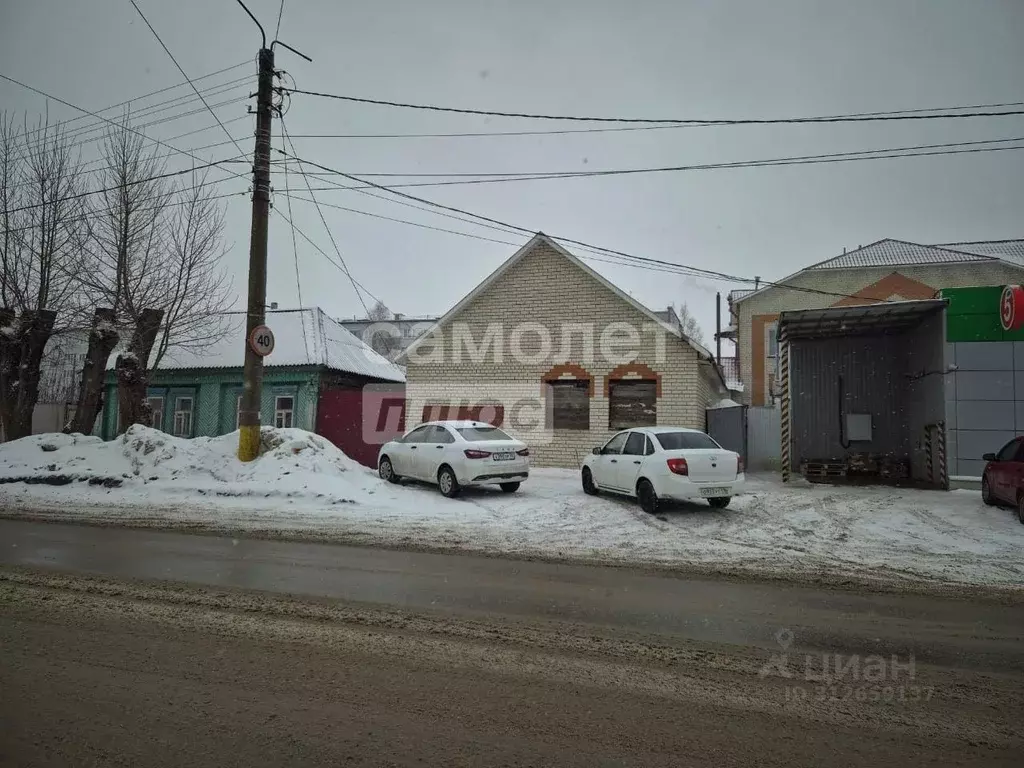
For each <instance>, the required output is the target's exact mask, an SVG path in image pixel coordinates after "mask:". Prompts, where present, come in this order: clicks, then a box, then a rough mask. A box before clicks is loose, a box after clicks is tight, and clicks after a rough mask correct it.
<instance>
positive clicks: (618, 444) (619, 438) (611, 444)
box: [601, 432, 629, 454]
mask: <svg viewBox="0 0 1024 768" xmlns="http://www.w3.org/2000/svg"><path fill="white" fill-rule="evenodd" d="M627 437H629V432H619V434H617V435H616V436H615V437H613V438H612V439H611V440H609V441H608V442H607V443H605V444H604V448H602V449H601V453H616V454H618V453H622V447H623V446H624V445H625V444H626V438H627Z"/></svg>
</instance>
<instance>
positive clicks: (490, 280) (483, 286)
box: [398, 232, 712, 360]
mask: <svg viewBox="0 0 1024 768" xmlns="http://www.w3.org/2000/svg"><path fill="white" fill-rule="evenodd" d="M539 243H544V244H545V245H547V246H550V247H551V248H552V249H554V250H555V251H556V252H557V253H559V254H560V255H561V256H564V257H565V258H566V259H568V260H569V261H570V262H572V264H574V265H575V266H576V267H578V268H579V269H581V270H582V271H583V272H585V273H586V274H588V275H589V276H590V277H592V278H594V279H595V280H597V282H599V283H600V284H601V285H603V286H604V287H605V288H607V289H608V290H610V291H611V292H612V293H614V294H615V295H616V296H618V297H619V298H620V299H622V300H623V301H625V302H626V303H627V304H629V305H630V306H631V307H633V308H634V309H636V310H637V311H638V312H640V313H641V314H643V315H645V316H646V317H647V318H649V319H650V320H651V322H654V323H657V324H658V325H660V326H661V327H662V328H664V329H665V330H666V331H667V332H668V333H670V334H672V335H673V336H676V337H678V338H680V339H682V340H683V341H684V342H685V343H686V344H689V345H690V346H691V347H692V348H693V349H694V350H696V352H697V354H699V355H700V356H701V357H702V358H704V359H710V358H711V357H712V355H711V352H710V351H709V350H708V349H706V348H704V347H703V346H701V345H700V344H698V343H696V342H695V341H693V340H692V339H690V338H689V337H688V336H686V334H684V333H683V332H682V330H681V329H680V328H678V327H677V326H674V325H672V324H671V323H666V322H665V321H664V320H662V319H661V318H660V317H658V315H657V313H655V312H652V311H651V310H650V309H648V308H647V307H645V306H644V305H643V304H641V303H640V302H639V301H637V300H636V299H634V298H633V297H632V296H630V295H629V294H628V293H626V292H625V291H623V290H622V289H621V288H619V287H618V286H616V285H615V284H614V283H612V282H611V281H609V280H608V279H606V278H605V277H603V276H602V275H601V274H600V273H598V272H596V271H595V270H594V269H592V268H591V267H589V266H587V265H586V264H585V263H584V262H583V261H582V260H581V259H580V258H579V257H578V256H574V255H573V254H571V253H570V252H569V251H567V250H566V249H565V248H563V247H562V246H561V245H559V244H558V243H556V242H555V241H554V240H552V239H551V238H550V237H548V236H547V235H545V234H544V233H543V232H538V233H537V234H536V235H534V236H533V237H532V238H530V241H529V242H528V243H526V245H524V246H523V247H522V248H520V249H519V250H518V251H516V252H515V253H514V254H512V256H511V257H510V258H509V259H507V260H506V261H505V263H504V264H502V265H501V266H500V267H498V268H497V269H496V270H494V271H493V272H492V273H491V274H489V275H488V276H487V277H486V278H484V281H483V282H482V283H480V284H479V285H478V286H477V287H476V288H474V289H473V290H472V291H470V292H469V293H468V294H466V296H465V297H463V299H462V300H461V301H460V302H459V303H458V304H456V305H455V306H454V307H452V308H451V309H449V310H448V311H447V312H446V313H445V314H444V315H442V316H441V318H440V319H439V320H438V321H437V322H436V323H435V324H434V325H433V327H432V328H430V329H429V330H428V331H427V332H426V333H424V334H423V335H422V336H420V337H419V338H418V339H416V340H415V341H414V342H413V343H412V344H410V345H409V346H408V347H407V348H406V349H405V351H404V352H402V354H401V355H399V358H398V359H399V360H402V359H404V358H407V357H408V356H409V355H410V354H411V353H412V352H413V350H415V349H416V348H417V347H419V346H420V344H422V343H425V341H426V340H427V339H429V338H430V336H431V335H432V334H434V333H435V332H437V331H438V330H440V329H441V328H443V327H444V326H445V325H446V324H447V323H449V322H450V321H451V320H452V318H454V317H455V316H456V315H458V314H459V312H461V311H462V310H463V309H464V308H465V307H466V306H468V305H469V304H470V303H471V302H472V301H473V300H474V299H476V298H477V297H478V296H480V295H481V294H483V293H484V292H485V291H486V290H487V289H488V288H490V287H491V286H492V285H493V284H494V283H495V282H496V281H497V280H498V278H500V277H501V276H502V275H503V274H505V273H506V272H508V270H510V269H511V268H512V267H514V266H515V265H516V264H518V263H519V262H520V261H522V259H523V258H524V257H525V256H526V255H527V254H528V253H530V251H531V250H533V248H534V246H536V245H538V244H539Z"/></svg>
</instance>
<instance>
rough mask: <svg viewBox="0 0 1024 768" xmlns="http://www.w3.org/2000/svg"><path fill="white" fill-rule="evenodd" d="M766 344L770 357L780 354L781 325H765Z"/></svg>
mask: <svg viewBox="0 0 1024 768" xmlns="http://www.w3.org/2000/svg"><path fill="white" fill-rule="evenodd" d="M764 333H765V344H764V348H765V349H766V350H768V357H777V356H778V354H779V326H778V324H776V323H772V324H771V325H766V326H765V327H764Z"/></svg>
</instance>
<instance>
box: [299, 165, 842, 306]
mask: <svg viewBox="0 0 1024 768" xmlns="http://www.w3.org/2000/svg"><path fill="white" fill-rule="evenodd" d="M294 149H295V148H294V146H293V147H292V151H294ZM303 162H304V163H306V164H307V165H311V166H313V167H314V168H320V169H321V170H325V171H328V172H333V173H336V174H337V175H339V176H343V177H345V178H347V179H349V180H351V181H354V182H356V183H358V184H364V185H368V186H371V187H374V188H376V189H379V190H381V191H383V192H389V193H390V194H392V195H396V196H398V197H403V198H406V199H408V200H413V201H415V202H419V203H423V204H425V205H429V206H431V207H434V208H439V209H441V210H444V211H450V212H452V213H457V214H462V215H465V216H469V217H471V218H473V219H478V220H480V221H484V222H487V223H488V224H494V225H498V226H502V227H506V228H508V229H513V230H517V231H518V232H521V233H523V234H528V235H530V236H533V235H535V234H536V231H535V230H532V229H529V228H527V227H522V226H519V225H517V224H510V223H509V222H506V221H501V220H500V219H495V218H491V217H489V216H483V215H481V214H478V213H473V212H471V211H467V210H464V209H461V208H456V207H454V206H450V205H444V204H443V203H438V202H436V201H433V200H428V199H426V198H423V197H417V196H415V195H411V194H409V193H408V192H400V191H398V190H395V189H393V188H392V187H386V186H384V185H382V184H377V183H376V182H373V181H368V180H366V179H364V178H361V177H358V176H353V175H351V174H347V173H343V172H341V171H336V170H335V169H333V168H329V167H327V166H324V165H320V164H319V163H314V162H312V161H310V160H303ZM549 237H551V238H553V239H555V240H559V241H561V242H564V243H569V244H571V245H576V246H580V247H583V248H588V249H592V250H596V251H599V252H601V253H604V254H610V255H613V256H619V257H622V258H626V259H631V260H635V261H637V262H641V263H648V264H656V265H660V266H667V267H674V268H685V269H687V270H689V274H691V275H693V276H703V277H709V278H723V279H726V280H729V281H732V282H739V283H755V282H757V280H756V279H755V278H747V277H741V276H737V275H730V274H727V273H725V272H717V271H715V270H708V269H703V268H700V267H694V266H691V265H688V264H678V263H676V262H671V261H662V260H660V259H651V258H647V257H644V256H636V255H634V254H631V253H627V252H625V251H619V250H616V249H613V248H603V247H601V246H596V245H592V244H591V243H586V242H583V241H581V240H576V239H573V238H569V237H564V236H562V235H553V234H552V235H549ZM760 282H761V283H763V284H765V285H780V286H781V287H785V288H789V289H790V290H794V291H800V292H804V293H814V294H820V295H826V296H838V297H840V298H850V297H851V296H852V295H851V294H847V293H837V292H833V291H823V290H819V289H817V288H804V287H801V286H791V285H785V284H778V283H772V282H771V281H768V280H762V281H760Z"/></svg>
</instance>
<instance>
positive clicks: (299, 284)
mask: <svg viewBox="0 0 1024 768" xmlns="http://www.w3.org/2000/svg"><path fill="white" fill-rule="evenodd" d="M281 10H282V11H283V10H284V0H281ZM277 26H278V30H280V28H281V17H280V15H278V17H277ZM275 37H276V34H275ZM282 127H283V123H282ZM284 142H285V138H284V131H283V130H282V132H281V145H282V146H284ZM284 184H285V186H288V168H287V166H285V169H284ZM288 223H289V224H290V225H291V230H292V258H293V259H294V260H295V292H296V293H297V294H298V298H299V307H302V281H301V279H300V278H299V246H298V243H297V242H296V241H295V214H294V213H292V199H291V198H290V197H289V198H288ZM300 325H301V326H302V348H303V350H304V351H305V352H306V356H307V357H308V356H309V343H308V342H307V341H306V322H305V320H303V319H301V318H300Z"/></svg>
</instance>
